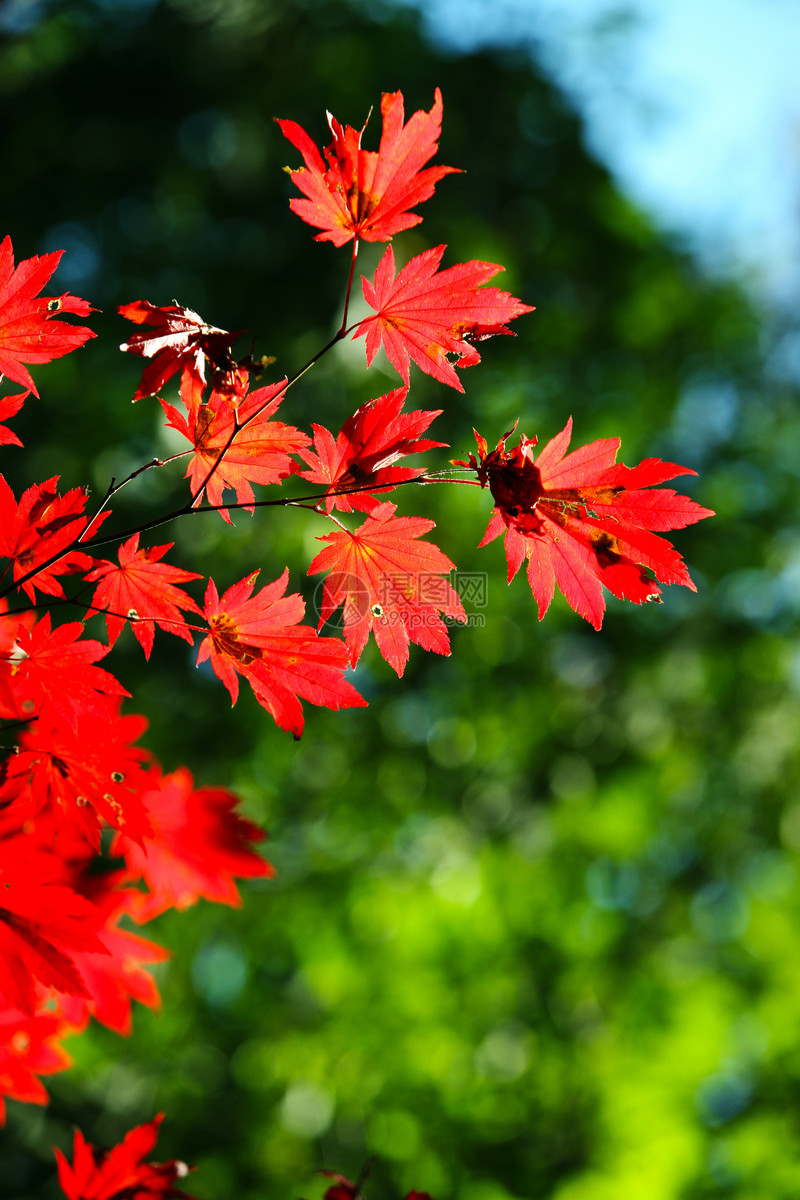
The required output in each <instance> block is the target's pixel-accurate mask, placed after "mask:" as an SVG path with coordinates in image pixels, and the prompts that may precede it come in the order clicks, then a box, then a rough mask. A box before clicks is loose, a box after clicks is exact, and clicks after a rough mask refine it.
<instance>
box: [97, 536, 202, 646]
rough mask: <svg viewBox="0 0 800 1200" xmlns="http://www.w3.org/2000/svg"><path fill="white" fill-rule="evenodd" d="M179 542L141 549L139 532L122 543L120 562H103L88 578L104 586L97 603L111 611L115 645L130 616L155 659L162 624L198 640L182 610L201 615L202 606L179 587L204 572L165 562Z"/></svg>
mask: <svg viewBox="0 0 800 1200" xmlns="http://www.w3.org/2000/svg"><path fill="white" fill-rule="evenodd" d="M173 544H174V543H172V542H169V543H168V544H167V545H166V546H150V547H149V548H148V549H146V550H140V549H139V534H138V533H135V534H133V536H132V537H129V538H128V540H127V541H126V542H123V544H122V545H121V546H120V548H119V552H118V557H119V565H117V564H116V563H112V562H106V561H104V562H100V563H99V564H98V565H96V566H95V567H94V569H93V570H92V571H90V572H89V573H88V575H86V576H85V579H86V581H87V583H97V585H98V586H97V587H96V588H95V592H94V596H93V597H92V604H93V605H94V606H95V607H96V608H100V609H108V610H109V611H108V612H107V613H106V629H107V630H108V643H109V646H113V645H114V643H115V642H116V640H117V638H118V637H119V635H120V633H121V632H122V629H123V626H124V625H125V622H126V620H127V621H130V623H131V628H132V629H133V632H134V634H135V635H136V638H137V640H138V642H139V644H140V645H141V647H142V649H143V650H144V654H145V658H149V657H150V651H151V650H152V649H153V638H154V636H155V626H156V625H158V627H159V629H164V630H166V632H167V633H174V634H175V636H176V637H179V638H183V640H184V641H185V642H189V643H191V642H192V640H193V638H192V634H191V631H190V630H189V628H188V626H187V624H186V622H185V621H184V619H183V617H182V615H181V613H180V611H179V610H180V609H182V608H184V609H186V610H187V611H188V612H194V613H199V612H200V609H199V607H198V606H197V604H196V603H195V601H194V600H193V599H192V597H191V596H187V594H186V592H184V590H183V588H179V587H177V586H176V585H177V584H179V583H188V581H189V580H190V579H200V578H201V576H200V575H198V574H197V572H196V571H185V570H183V568H182V567H173V566H171V565H170V564H169V563H164V562H160V561H159V560H160V559H162V558H163V557H164V555H165V554H166V553H167V551H168V550H171V549H172V546H173Z"/></svg>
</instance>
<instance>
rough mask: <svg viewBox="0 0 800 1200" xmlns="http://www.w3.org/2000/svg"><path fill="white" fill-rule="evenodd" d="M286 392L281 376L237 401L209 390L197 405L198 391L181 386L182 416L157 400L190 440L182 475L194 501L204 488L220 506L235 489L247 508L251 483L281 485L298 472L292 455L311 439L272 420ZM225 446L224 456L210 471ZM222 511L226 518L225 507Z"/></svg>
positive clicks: (228, 519) (297, 430)
mask: <svg viewBox="0 0 800 1200" xmlns="http://www.w3.org/2000/svg"><path fill="white" fill-rule="evenodd" d="M285 391H286V380H285V379H282V380H280V381H279V382H278V383H271V384H268V385H267V386H266V387H262V388H257V389H256V390H255V391H254V392H250V393H248V394H247V395H244V396H242V397H241V398H240V399H239V402H238V404H235V403H233V402H232V400H231V398H230V396H229V395H228V394H227V393H224V392H217V391H213V392H212V393H211V396H210V397H209V400H208V403H207V404H200V403H199V398H198V396H197V393H196V392H195V391H194V390H190V389H185V388H184V389H182V395H183V397H184V402H185V403H186V407H187V410H188V411H187V414H186V416H184V414H183V413H181V412H179V410H178V409H177V408H175V407H174V406H173V405H171V404H167V403H166V402H165V401H163V400H162V401H161V404H162V407H163V409H164V412H165V413H166V415H167V417H168V418H169V424H170V426H171V427H172V428H173V429H177V430H178V432H179V433H182V434H183V436H184V437H185V438H188V440H189V441H190V442H191V443H192V446H193V449H194V453H193V454H192V457H191V459H190V460H189V466H188V467H187V468H186V477H187V478H188V479H189V480H190V481H191V486H192V491H193V493H196V494H197V500H198V502H199V499H200V497H201V496H202V494H203V491H205V495H206V499H207V501H208V503H209V504H215V505H216V504H222V502H223V492H224V491H225V489H226V488H228V489H231V490H233V491H234V492H235V493H236V500H237V502H238V503H239V504H243V505H245V506H247V505H248V504H250V503H252V502H253V500H254V499H255V496H254V494H253V489H252V487H251V484H253V483H258V484H273V483H280V482H281V480H282V479H286V477H287V476H288V475H293V474H294V473H295V472H296V471H297V469H298V464H297V463H296V462H295V460H294V459H293V458H291V457H290V455H291V454H293V453H295V452H296V451H298V450H301V449H302V448H303V447H304V446H307V445H308V444H309V442H310V440H311V439H310V438H309V437H308V436H307V435H306V434H305V433H301V432H300V430H299V429H295V427H294V426H293V425H284V424H283V422H281V421H274V420H273V419H272V418H273V416H274V414H275V412H277V410H278V407H279V406H280V404H281V402H282V400H283V398H284V395H285ZM237 427H238V431H237ZM232 434H235V436H234V438H233V441H232V442H231V440H230V439H231V435H232ZM229 443H230V445H229ZM226 447H228V448H227V449H226ZM223 450H224V451H225V455H224V458H223V459H222V461H221V462H220V463H219V466H217V467H216V468H215V469H214V470H213V474H212V468H214V464H215V463H216V462H217V461H218V459H219V457H220V455H221V454H222V452H223ZM250 511H251V512H252V509H251V510H250ZM221 515H222V516H223V518H224V519H225V520H226V521H230V517H229V515H228V512H227V510H226V509H222V510H221Z"/></svg>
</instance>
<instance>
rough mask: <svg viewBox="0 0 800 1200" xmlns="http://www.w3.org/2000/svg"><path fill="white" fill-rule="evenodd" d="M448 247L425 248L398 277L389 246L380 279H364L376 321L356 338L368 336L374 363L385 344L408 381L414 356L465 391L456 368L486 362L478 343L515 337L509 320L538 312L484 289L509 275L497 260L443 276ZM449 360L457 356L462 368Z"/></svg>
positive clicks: (427, 369)
mask: <svg viewBox="0 0 800 1200" xmlns="http://www.w3.org/2000/svg"><path fill="white" fill-rule="evenodd" d="M445 248H446V247H444V246H435V247H434V248H433V249H431V250H425V251H423V253H422V254H418V255H416V257H415V258H412V259H410V260H409V262H407V263H406V265H405V266H404V267H403V268H402V270H401V271H400V272H399V274H396V272H395V261H394V252H393V250H392V247H391V246H387V248H386V252H385V254H384V256H383V258H382V259H381V261H380V262H379V263H378V267H377V270H376V271H375V277H374V279H373V281H372V282H371V283H370V281H369V280H368V279H365V278H364V277H363V276H362V278H361V286H362V289H363V291H364V299H365V300H366V302H367V304H368V305H369V306H370V308H372V309H374V310H375V316H373V317H366V318H365V320H363V321H361V322H360V324H359V325H358V327H357V328H356V331H355V333H354V334H353V337H354V338H357V337H365V338H366V352H367V365H368V366H369V364H370V363H371V362H372V360H373V359H374V357H375V355H376V354H377V352H378V350H379V349H380V347H381V344H382V345H383V348H384V350H385V351H386V353H387V355H388V357H389V361H390V362H391V364H392V366H393V367H394V368H395V370H396V371H398V372H399V374H400V375H402V377H403V379H404V380H405V382H406V384H408V379H409V359H412V360H413V361H414V362H415V363H416V364H417V366H418V367H420V369H421V370H423V371H425V372H426V374H428V375H432V376H433V378H434V379H438V380H439V381H440V383H446V384H447V385H448V386H449V387H454V388H456V389H457V390H458V391H459V392H463V390H464V389H463V387H462V386H461V383H460V382H459V379H458V376H457V375H456V373H455V370H454V365H455V366H457V367H471V366H474V365H475V363H478V362H480V355H479V354H478V352H477V350H476V349H475V346H474V344H473V342H474V341H482V340H483V339H485V338H488V337H493V336H494V335H495V334H501V333H511V330H510V329H507V328H506V322H507V321H511V320H513V319H514V318H515V317H520V316H522V315H523V314H524V313H528V312H533V309H532V308H531V307H530V305H528V304H523V303H522V301H521V300H517V299H516V298H515V297H514V296H511V295H510V294H509V293H508V292H502V291H500V289H499V288H494V287H491V288H487V287H483V286H482V285H483V284H485V283H486V282H487V280H489V279H491V278H492V276H493V275H496V274H497V272H498V271H502V270H503V267H501V266H498V264H497V263H485V262H468V263H460V264H459V265H458V266H455V267H448V268H447V269H446V270H444V271H439V270H438V267H439V263H440V262H441V260H442V254H443V253H444V251H445ZM448 355H456V356H457V358H456V361H455V364H453V363H452V362H451V361H450V359H449V358H448Z"/></svg>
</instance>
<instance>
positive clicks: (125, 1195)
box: [55, 1113, 193, 1200]
mask: <svg viewBox="0 0 800 1200" xmlns="http://www.w3.org/2000/svg"><path fill="white" fill-rule="evenodd" d="M163 1119H164V1114H163V1113H159V1114H158V1116H156V1117H154V1118H153V1120H152V1121H148V1122H147V1123H146V1124H145V1125H138V1126H137V1127H136V1128H135V1129H131V1131H130V1132H129V1133H127V1134H126V1135H125V1138H124V1140H123V1141H122V1142H121V1143H120V1144H119V1145H118V1146H114V1147H113V1148H112V1149H111V1150H95V1148H94V1147H93V1146H91V1145H90V1144H89V1143H88V1142H87V1141H86V1140H85V1138H84V1136H83V1134H82V1133H81V1131H80V1129H76V1130H75V1142H74V1147H73V1152H72V1162H71V1163H70V1162H68V1161H67V1159H66V1158H65V1156H64V1155H63V1154H62V1153H61V1151H60V1150H55V1156H56V1163H57V1165H58V1182H59V1183H60V1185H61V1190H62V1191H63V1193H64V1195H65V1196H66V1197H67V1200H192V1197H191V1196H188V1195H187V1193H186V1192H182V1191H180V1190H179V1189H178V1188H176V1187H175V1186H174V1184H175V1181H176V1180H178V1179H184V1178H185V1177H186V1175H187V1174H188V1173H189V1171H191V1170H193V1168H192V1167H187V1165H186V1163H183V1162H179V1161H178V1160H177V1159H174V1158H173V1159H170V1160H169V1162H165V1163H146V1162H144V1161H143V1159H144V1158H145V1156H146V1155H148V1154H150V1153H151V1151H152V1150H153V1148H154V1146H155V1144H156V1141H157V1139H158V1129H159V1126H160V1124H161V1122H162V1120H163Z"/></svg>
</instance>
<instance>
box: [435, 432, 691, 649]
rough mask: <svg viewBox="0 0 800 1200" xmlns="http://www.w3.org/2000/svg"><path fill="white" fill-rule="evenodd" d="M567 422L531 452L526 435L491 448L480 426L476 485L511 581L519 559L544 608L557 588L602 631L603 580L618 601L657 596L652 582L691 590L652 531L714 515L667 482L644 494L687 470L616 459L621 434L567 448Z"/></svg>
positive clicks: (675, 558) (680, 566) (679, 564)
mask: <svg viewBox="0 0 800 1200" xmlns="http://www.w3.org/2000/svg"><path fill="white" fill-rule="evenodd" d="M571 433H572V419H571V418H570V420H569V421H568V422H567V424H566V426H565V428H564V429H563V430H562V431H561V433H559V434H558V435H557V436H556V437H554V438H553V439H552V440H551V441H549V442H548V443H547V445H546V446H545V447H544V449H543V450H542V452H541V454H540V455H539V456H538V458H536V457H535V456H534V453H533V447H534V446H535V445H536V439H535V438H534V439H530V438H526V437H522V438H521V439H520V445H519V446H517V447H515V448H514V450H512V451H507V450H506V448H505V443H506V438H507V437H509V436H510V435H509V434H505V435H504V436H503V437H502V438H501V439H500V441H499V442H498V443H497V448H496V449H495V450H492V451H489V449H488V446H487V444H486V441H485V440H484V438H482V437H481V436H480V435H479V434H477V433H476V435H475V436H476V438H477V440H478V448H479V451H480V460H479V461H477V462H476V460H475V458H474V456H473V455H470V463H469V464H467V463H459V464H458V465H460V466H467V465H471V466H473V467H475V468H476V469H477V472H478V478H479V480H480V482H481V485H482V486H486V484H487V483H488V485H489V488H490V490H491V493H492V496H493V497H494V501H495V510H494V513H493V514H492V517H491V520H490V521H489V526H488V528H487V530H486V533H485V535H484V537H483V540H482V541H481V543H480V544H481V545H482V546H485V545H486V544H487V542H490V541H492V540H493V539H494V538H496V537H497V536H498V535H499V534H501V533H503V531H505V547H506V557H507V559H508V580H509V583H510V582H511V580H512V579H513V578H514V576H515V575H516V573H517V571H518V570H519V568H520V567H521V565H522V563H523V562H524V561H525V559H527V560H528V581H529V582H530V585H531V590H532V591H533V594H534V596H535V598H536V602H537V604H538V607H539V619H540V620H541V618H542V617H543V616H544V614H545V613H546V611H547V609H548V607H549V605H550V601H551V600H552V598H553V593H554V590H555V585H556V584H558V587H559V588H560V590H561V591H562V592H563V594H564V596H565V597H566V599H567V602H568V603H569V605H570V607H572V608H573V609H574V610H575V611H576V612H577V613H579V614H580V615H581V616H582V617H585V618H586V620H587V621H588V622H589V623H590V624H591V625H593V626H594V627H595V629H599V628H600V626H601V624H602V622H603V613H604V611H605V600H604V597H603V587H604V586H605V587H607V588H608V590H609V591H610V592H613V594H614V595H615V596H617V597H619V598H620V599H625V600H632V601H633V602H634V603H635V604H642V603H644V602H645V601H648V600H658V598H659V597H660V594H661V589H660V588H659V586H658V583H657V582H656V580H660V581H661V583H667V584H683V586H684V587H688V588H691V589H692V591H695V586H694V584H693V583H692V581H691V579H690V577H689V572H688V571H687V570H686V566H685V564H684V562H683V560H682V558H681V557H680V555H679V554H678V552H677V550H675V549H674V547H673V546H672V545H671V543H670V542H668V541H667V540H666V539H665V538H660V537H656V535H655V534H654V533H652V532H651V531H652V530H655V529H658V530H666V529H683V528H684V527H685V526H686V525H692V524H694V522H695V521H701V520H702V519H703V518H704V517H710V516H713V515H714V514H713V513H712V512H711V510H710V509H708V508H702V507H701V506H700V505H699V504H696V503H695V501H694V500H690V499H689V498H688V497H687V496H682V495H680V494H678V493H676V492H674V491H673V490H672V489H671V488H659V489H658V490H657V491H649V490H647V489H649V488H651V487H652V486H653V485H654V484H659V483H663V482H664V481H665V480H667V479H673V478H674V477H675V476H676V475H694V474H695V472H694V471H692V470H690V469H689V468H688V467H679V466H676V465H675V464H674V463H667V462H662V461H661V460H660V459H657V458H648V459H645V460H644V462H641V463H640V464H639V466H638V467H632V468H631V467H626V466H624V465H623V464H622V463H615V459H616V456H617V451H618V450H619V438H607V439H605V440H603V441H598V442H591V443H589V444H588V445H586V446H582V447H581V448H580V449H579V450H575V451H573V452H572V454H567V453H566V451H567V448H568V446H569V442H570V437H571Z"/></svg>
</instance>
